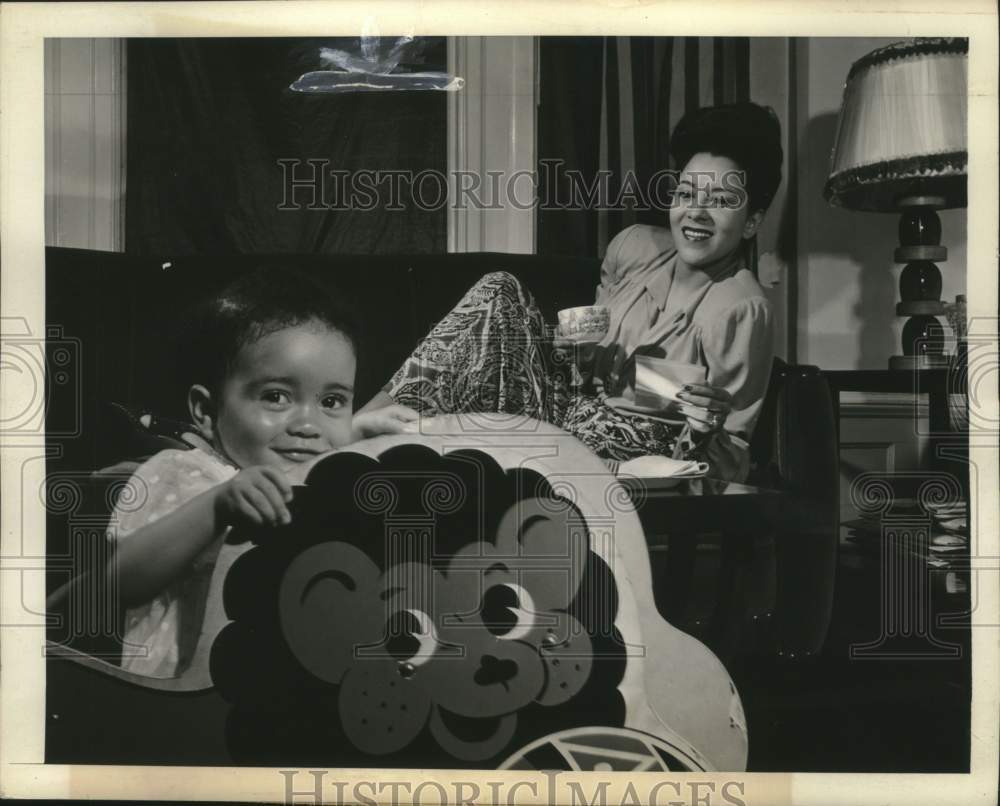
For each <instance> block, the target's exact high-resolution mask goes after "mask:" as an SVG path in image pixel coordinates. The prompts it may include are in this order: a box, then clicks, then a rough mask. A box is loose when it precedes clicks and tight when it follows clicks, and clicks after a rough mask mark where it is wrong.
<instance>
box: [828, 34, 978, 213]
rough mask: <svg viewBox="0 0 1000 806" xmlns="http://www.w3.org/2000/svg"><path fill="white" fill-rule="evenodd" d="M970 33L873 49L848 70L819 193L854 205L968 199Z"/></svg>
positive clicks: (958, 203) (950, 203)
mask: <svg viewBox="0 0 1000 806" xmlns="http://www.w3.org/2000/svg"><path fill="white" fill-rule="evenodd" d="M968 53H969V44H968V40H967V39H911V40H907V41H905V42H897V43H894V44H892V45H888V46H887V47H884V48H879V49H878V50H875V51H872V52H871V53H869V54H867V55H866V56H864V57H863V58H861V59H859V60H858V61H856V62H855V63H854V64H853V65H852V67H851V70H850V72H849V73H848V76H847V83H846V84H845V86H844V100H843V104H842V105H841V110H840V119H839V122H838V126H837V137H836V140H835V143H834V149H833V154H832V156H831V162H830V176H829V179H828V180H827V183H826V186H825V188H824V191H823V195H824V196H825V197H826V200H827V201H828V202H830V203H831V204H835V205H838V206H841V207H846V208H849V209H852V210H872V211H876V212H893V211H896V210H899V209H900V206H899V204H898V202H899V201H900V200H901V199H905V198H907V197H913V196H935V197H938V199H939V200H940V203H938V204H936V205H935V206H936V207H937V208H938V209H941V208H947V207H964V206H965V204H966V166H967V163H968V152H967V146H966V140H967V100H966V93H967V87H968V83H967V82H968Z"/></svg>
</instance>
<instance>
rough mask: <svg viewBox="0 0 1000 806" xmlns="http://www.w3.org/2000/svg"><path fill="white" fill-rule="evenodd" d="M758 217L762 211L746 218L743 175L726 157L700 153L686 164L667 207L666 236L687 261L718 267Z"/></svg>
mask: <svg viewBox="0 0 1000 806" xmlns="http://www.w3.org/2000/svg"><path fill="white" fill-rule="evenodd" d="M762 217H763V211H757V212H755V213H753V214H749V212H748V207H747V194H746V191H745V185H744V175H743V172H742V171H741V169H740V167H739V166H738V165H737V164H736V163H735V162H733V161H732V160H731V159H729V157H721V156H717V155H715V154H709V153H707V152H701V153H698V154H695V155H694V156H693V157H691V159H690V160H688V163H687V165H685V166H684V170H683V171H682V172H681V174H680V176H679V177H678V181H677V189H676V191H675V193H674V202H673V204H672V206H671V208H670V233H671V234H672V235H673V238H674V245H675V246H676V247H677V251H678V253H679V254H680V257H681V259H682V260H683V261H684V262H685V263H687V264H688V265H689V266H692V267H697V268H700V269H706V270H707V269H712V268H715V267H717V266H720V265H722V264H723V263H725V262H726V261H727V260H729V259H730V257H731V256H732V255H733V254H734V253H735V252H736V250H737V249H739V247H740V244H741V243H742V242H743V239H744V238H749V237H751V236H752V235H753V234H754V232H756V230H757V225H758V224H759V223H760V219H761V218H762Z"/></svg>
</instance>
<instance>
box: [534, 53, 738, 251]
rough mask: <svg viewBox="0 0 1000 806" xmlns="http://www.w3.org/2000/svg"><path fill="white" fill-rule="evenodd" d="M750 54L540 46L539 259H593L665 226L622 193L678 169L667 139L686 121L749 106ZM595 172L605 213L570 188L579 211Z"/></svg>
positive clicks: (660, 216) (660, 214)
mask: <svg viewBox="0 0 1000 806" xmlns="http://www.w3.org/2000/svg"><path fill="white" fill-rule="evenodd" d="M749 54H750V43H749V40H748V39H747V38H745V37H683V38H682V37H591V38H587V37H572V38H571V37H543V38H542V39H541V42H540V45H539V70H540V80H539V88H540V97H539V109H538V156H539V200H540V204H539V208H538V218H537V232H538V252H539V254H549V255H579V256H590V257H599V256H601V255H603V254H604V251H605V249H606V247H607V244H608V241H609V240H610V239H611V238H613V237H614V235H615V234H616V233H618V232H619V231H620V230H622V229H624V228H625V227H627V226H629V225H630V224H634V223H653V224H663V223H664V222H665V219H666V213H665V212H664V211H662V210H643V209H639V208H641V207H642V206H643V205H642V204H641V203H636V201H635V199H636V198H637V197H636V194H635V193H634V192H630V191H634V190H635V188H636V187H638V188H642V189H644V190H643V192H644V191H645V189H646V188H648V186H649V181H650V177H652V176H653V175H654V174H655V173H656V172H657V171H659V170H664V169H669V168H673V167H678V166H672V165H671V164H670V161H669V156H668V145H669V137H670V132H671V131H672V129H673V127H674V126H675V125H676V123H677V121H678V120H680V118H681V117H682V116H683V115H684V114H685V113H686V112H688V111H691V110H693V109H696V108H698V107H700V106H709V105H714V104H723V103H732V102H735V101H741V100H747V99H748V97H749V62H750V56H749ZM556 164H558V165H559V166H560V167H561V170H557V169H556V168H555V167H554V166H555V165H556ZM602 172H604V174H603V175H604V176H606V185H605V186H604V190H605V191H606V192H605V193H604V199H605V200H606V201H607V203H606V204H603V205H602V204H601V203H597V204H595V203H591V202H586V203H584V204H577V203H573V191H574V187H573V186H574V183H575V184H576V186H577V190H580V189H582V190H583V191H584V192H583V193H582V194H580V193H578V194H577V198H578V200H581V199H582V200H584V201H586V198H587V193H586V191H588V190H589V189H593V188H595V187H596V188H598V189H601V187H602V186H601V177H602ZM633 177H634V179H633ZM595 183H596V184H595ZM595 198H596V199H598V200H599V199H601V196H600V195H597V196H596V197H595ZM567 202H568V203H569V204H568V205H567Z"/></svg>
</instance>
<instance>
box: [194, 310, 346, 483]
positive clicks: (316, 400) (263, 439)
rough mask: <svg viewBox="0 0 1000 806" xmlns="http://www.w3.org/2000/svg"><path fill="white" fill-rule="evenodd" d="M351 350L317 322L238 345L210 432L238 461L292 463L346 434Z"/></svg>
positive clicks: (332, 445) (289, 465)
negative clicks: (242, 345) (238, 348)
mask: <svg viewBox="0 0 1000 806" xmlns="http://www.w3.org/2000/svg"><path fill="white" fill-rule="evenodd" d="M354 371H355V356H354V350H353V348H352V346H351V343H350V341H348V339H347V338H346V337H345V336H344V335H342V334H341V333H338V332H336V331H332V330H330V329H329V328H328V327H326V326H325V325H323V324H321V323H318V322H310V323H304V324H301V325H296V326H293V327H288V328H284V329H283V330H278V331H276V332H274V333H271V334H269V335H267V336H264V337H263V338H261V339H258V340H257V341H255V342H253V343H251V344H248V345H246V346H245V347H243V348H242V349H241V350H240V352H239V353H238V354H237V356H236V360H235V362H234V363H233V366H232V368H231V371H230V372H229V374H228V376H227V377H226V379H225V381H224V383H223V385H222V388H221V389H220V390H219V398H218V399H217V401H216V408H215V419H214V422H213V426H212V430H213V434H212V436H213V439H214V442H215V444H216V447H217V448H219V449H221V450H222V451H223V452H224V453H225V454H226V455H227V456H228V457H229V458H230V459H231V460H232V461H233V462H235V463H236V464H237V465H238V466H239V467H250V466H252V465H271V466H272V467H279V468H281V469H282V470H286V471H287V470H291V469H293V468H295V467H296V466H297V465H301V464H303V463H305V462H309V461H311V460H313V459H314V458H315V457H316V456H318V455H319V454H321V453H326V452H328V451H331V450H333V449H334V448H338V447H341V446H343V445H347V444H349V443H350V442H351V411H352V407H353V400H354Z"/></svg>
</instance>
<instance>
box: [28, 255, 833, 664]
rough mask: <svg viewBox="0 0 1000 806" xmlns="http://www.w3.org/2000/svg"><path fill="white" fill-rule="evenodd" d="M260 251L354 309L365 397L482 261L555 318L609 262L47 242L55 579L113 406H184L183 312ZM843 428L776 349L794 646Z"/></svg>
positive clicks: (787, 620) (786, 616) (761, 438)
mask: <svg viewBox="0 0 1000 806" xmlns="http://www.w3.org/2000/svg"><path fill="white" fill-rule="evenodd" d="M262 264H284V265H294V266H295V267H297V268H298V269H300V270H304V271H306V272H308V273H310V274H312V275H314V276H315V277H316V278H317V279H318V280H319V281H320V282H323V283H326V284H329V285H331V286H332V287H334V288H336V289H337V291H338V293H341V294H344V295H346V296H347V297H348V298H349V299H350V300H351V301H352V304H353V305H355V306H356V309H357V312H358V314H359V319H360V320H361V323H362V328H363V333H362V336H363V347H362V352H361V355H360V356H359V370H358V377H357V395H356V397H357V402H358V405H361V404H363V403H364V402H365V401H367V400H368V399H369V398H370V397H371V396H372V395H374V394H375V393H376V392H377V391H378V389H379V388H380V387H381V385H382V384H383V383H384V382H385V381H386V380H387V379H388V378H389V376H390V375H391V373H392V372H393V371H394V370H395V369H396V368H397V367H398V366H399V364H400V362H401V361H402V360H403V358H404V357H405V356H406V355H407V354H408V353H409V351H410V350H411V349H412V348H413V346H414V345H415V344H416V343H417V341H418V340H419V339H420V338H421V337H422V336H423V335H425V334H426V332H427V331H428V330H429V328H430V327H431V326H432V325H433V323H434V322H436V321H437V320H438V319H439V318H440V317H441V316H442V315H443V314H444V313H446V312H447V311H448V310H449V309H450V308H451V306H452V305H454V303H455V302H457V301H458V299H459V298H460V297H461V296H462V294H463V293H464V291H465V290H466V289H467V288H468V287H469V286H470V285H471V284H472V283H473V282H474V281H475V280H476V279H478V278H479V277H481V276H482V275H483V274H485V273H487V272H490V271H498V270H503V271H508V272H511V273H513V274H514V275H516V276H517V277H518V278H520V279H521V280H522V281H523V282H524V283H525V284H526V285H527V287H529V288H530V289H531V290H532V292H533V293H534V294H535V296H536V299H537V301H538V303H539V306H540V308H541V310H542V312H543V313H544V314H545V316H546V319H547V321H550V322H551V321H555V312H556V311H557V310H558V309H560V308H563V307H568V306H572V305H580V304H587V303H589V302H591V301H592V299H593V293H594V287H595V285H596V283H597V281H598V278H599V268H600V262H599V261H598V260H596V259H586V258H555V257H541V256H534V255H508V254H498V253H472V254H447V255H397V256H321V255H295V256H287V255H284V256H256V255H255V256H246V255H228V256H215V257H213V256H198V257H180V258H171V257H169V256H165V257H163V258H152V257H135V256H131V255H125V254H117V253H105V252H94V251H87V250H76V249H62V248H49V249H47V250H46V267H45V273H46V317H47V327H48V328H49V334H50V342H49V356H48V359H49V367H50V373H49V374H50V376H51V377H50V382H49V385H48V409H47V423H48V424H49V436H48V443H49V449H50V456H49V459H48V467H47V473H48V477H49V478H50V485H49V486H50V492H49V495H50V499H51V497H52V495H53V492H52V490H54V489H57V488H56V486H55V485H54V484H53V483H52V480H54V479H59V480H65V481H67V482H69V483H75V482H79V483H80V485H81V486H83V487H85V488H86V491H87V494H85V495H83V496H81V498H80V503H78V504H77V506H76V509H75V510H74V511H73V512H67V511H66V509H65V508H59V507H53V506H51V505H50V507H49V519H48V551H49V556H50V580H49V584H50V588H53V587H55V586H57V585H58V584H60V583H61V582H64V581H65V574H66V569H67V568H71V569H73V570H75V571H79V570H80V566H79V563H78V562H77V560H76V559H74V557H75V555H77V554H79V552H80V546H79V541H80V540H84V541H88V540H89V541H93V540H94V535H95V534H99V533H100V531H101V529H100V523H101V518H102V517H104V518H106V516H107V511H108V499H107V497H106V496H105V495H103V494H101V493H98V494H94V493H93V491H92V490H91V489H90V488H89V487H87V485H86V479H87V476H88V474H89V473H91V472H92V471H93V470H95V469H97V468H100V467H104V466H106V465H108V464H110V463H112V462H115V461H118V460H120V459H122V458H124V457H123V456H122V452H123V451H124V450H127V445H124V444H123V442H122V438H121V435H120V433H119V431H120V422H119V421H118V420H117V419H116V418H115V416H114V414H113V411H112V409H111V408H110V407H109V405H108V404H109V403H110V402H116V403H119V404H122V405H124V406H126V407H128V408H130V409H132V410H134V411H139V410H143V409H149V410H153V411H155V412H157V413H158V414H161V415H165V416H168V417H174V418H178V419H184V418H186V412H185V408H184V406H185V403H184V392H185V389H183V388H182V387H181V386H180V385H179V384H178V383H177V382H176V381H175V380H174V372H173V358H172V352H171V347H170V342H171V333H172V332H173V331H174V329H175V328H176V324H177V322H178V318H179V314H180V312H181V311H183V310H184V309H185V308H186V307H187V306H188V305H189V304H190V303H191V302H192V301H193V300H194V299H196V298H198V297H199V296H200V295H202V294H204V293H206V292H207V291H209V290H210V289H212V288H214V287H217V286H221V285H223V284H225V283H226V282H227V281H228V280H230V279H231V278H233V277H235V276H237V275H238V274H240V273H241V272H245V271H247V270H248V269H249V268H251V267H253V266H256V265H262ZM66 344H68V345H69V346H70V348H71V349H70V352H71V354H72V355H73V356H74V357H73V359H72V363H71V366H70V367H69V376H68V380H66V376H65V375H60V376H59V377H60V379H61V380H60V382H54V381H53V380H52V378H53V377H55V376H54V375H53V372H52V369H53V366H54V363H53V362H54V360H55V358H56V355H55V352H56V350H57V349H58V347H59V345H66ZM835 434H836V429H835V427H834V423H833V414H832V406H831V402H830V396H829V390H828V389H827V386H826V382H825V380H824V379H823V378H822V376H821V375H820V373H819V371H818V370H817V369H816V368H815V367H806V366H790V365H786V364H784V363H782V362H780V361H776V362H775V365H774V369H773V371H772V377H771V385H770V388H769V391H768V396H767V399H766V400H765V405H764V411H763V413H762V416H761V418H760V421H759V424H758V426H757V430H756V432H755V434H754V439H753V443H752V446H751V454H752V461H753V466H754V470H753V475H752V478H751V480H750V481H751V483H758V484H761V485H764V486H769V487H777V488H782V489H785V490H788V491H790V492H791V493H792V504H791V505H789V506H787V507H785V511H784V513H783V522H782V525H781V527H780V528H778V529H777V530H776V531H777V533H776V536H775V539H776V545H777V548H778V551H777V553H776V556H777V560H776V564H777V574H776V579H777V603H776V605H775V613H776V615H777V618H776V622H777V625H776V626H777V629H776V630H775V635H776V636H777V638H776V640H777V649H778V651H780V652H782V653H785V654H796V655H803V654H805V655H808V654H811V653H815V652H817V651H818V650H819V648H820V647H821V645H822V643H823V639H824V637H825V634H826V629H827V626H828V624H829V619H830V613H831V607H832V593H833V582H834V579H833V574H834V569H835V566H836V547H837V536H838V535H837V531H838V529H837V512H838V500H837V496H838V486H839V481H838V472H837V448H836V436H835ZM50 504H51V501H50ZM84 516H85V517H84ZM79 522H86V523H89V524H90V526H89V527H88V529H87V530H86V533H85V534H84V535H83V536H82V537H81V535H80V534H78V531H79V530H78V529H76V527H74V526H73V523H79ZM53 557H58V558H62V559H61V560H59V561H57V562H52V561H51V558H53ZM95 646H100V642H99V641H98V643H97V644H95Z"/></svg>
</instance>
